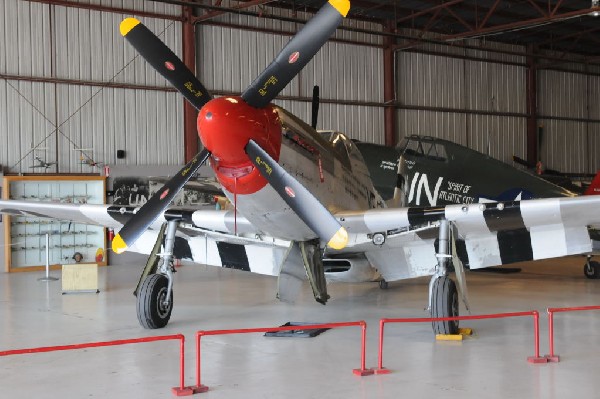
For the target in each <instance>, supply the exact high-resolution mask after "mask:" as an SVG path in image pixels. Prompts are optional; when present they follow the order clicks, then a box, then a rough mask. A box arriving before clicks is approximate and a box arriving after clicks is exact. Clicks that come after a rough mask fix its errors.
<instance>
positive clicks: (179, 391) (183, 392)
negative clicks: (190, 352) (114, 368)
mask: <svg viewBox="0 0 600 399" xmlns="http://www.w3.org/2000/svg"><path fill="white" fill-rule="evenodd" d="M168 340H179V342H180V345H179V359H180V361H179V367H180V368H179V386H178V387H174V388H172V391H173V393H174V394H175V395H177V396H188V395H192V393H193V390H192V388H191V387H185V386H184V381H185V376H184V368H185V367H184V365H185V358H184V356H185V355H184V353H185V337H184V336H183V335H182V334H175V335H161V336H156V337H145V338H133V339H120V340H115V341H102V342H87V343H83V344H73V345H57V346H43V347H39V348H26V349H14V350H8V351H2V352H0V357H1V356H11V355H24V354H29V353H43V352H58V351H68V350H75V349H86V348H98V347H103V346H117V345H127V344H138V343H142V342H155V341H168Z"/></svg>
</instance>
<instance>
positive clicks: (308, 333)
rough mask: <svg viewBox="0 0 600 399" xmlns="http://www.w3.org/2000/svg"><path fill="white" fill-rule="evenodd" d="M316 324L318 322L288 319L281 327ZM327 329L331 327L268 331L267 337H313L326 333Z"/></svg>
mask: <svg viewBox="0 0 600 399" xmlns="http://www.w3.org/2000/svg"><path fill="white" fill-rule="evenodd" d="M314 324H318V323H299V322H295V321H288V322H287V323H285V324H283V325H282V326H281V327H288V326H298V327H302V326H307V325H314ZM327 330H329V328H308V329H303V328H298V329H297V330H287V331H268V332H266V333H265V337H298V338H312V337H316V336H317V335H319V334H321V333H324V332H325V331H327Z"/></svg>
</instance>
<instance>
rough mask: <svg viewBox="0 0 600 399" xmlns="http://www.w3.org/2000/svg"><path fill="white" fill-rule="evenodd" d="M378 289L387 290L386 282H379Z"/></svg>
mask: <svg viewBox="0 0 600 399" xmlns="http://www.w3.org/2000/svg"><path fill="white" fill-rule="evenodd" d="M379 288H381V289H382V290H387V289H388V288H389V284H388V282H387V281H385V280H383V279H382V280H379Z"/></svg>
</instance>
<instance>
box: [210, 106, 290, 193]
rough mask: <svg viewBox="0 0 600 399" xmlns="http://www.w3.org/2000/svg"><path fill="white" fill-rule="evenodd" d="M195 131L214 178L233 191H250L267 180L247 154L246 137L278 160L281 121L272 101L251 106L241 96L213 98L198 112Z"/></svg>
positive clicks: (253, 190) (259, 186)
mask: <svg viewBox="0 0 600 399" xmlns="http://www.w3.org/2000/svg"><path fill="white" fill-rule="evenodd" d="M198 135H199V136H200V140H201V141H202V144H203V145H204V147H205V148H206V149H207V150H209V151H210V152H211V154H212V157H211V158H212V160H211V163H210V164H211V167H212V168H213V170H214V171H215V174H216V175H217V178H218V179H219V181H220V182H221V184H222V185H223V186H224V187H225V189H226V190H227V191H229V192H232V193H236V194H252V193H255V192H256V191H258V190H260V189H261V188H263V187H264V186H265V185H266V184H267V180H265V178H263V177H262V176H261V174H260V172H259V171H258V169H257V168H255V167H254V165H253V164H252V162H251V161H250V159H249V158H248V155H247V154H246V151H245V148H246V144H248V141H249V140H254V141H255V142H256V143H257V144H258V145H260V147H262V148H263V149H264V150H265V151H266V152H267V153H268V154H269V155H270V156H271V157H272V158H273V159H275V160H276V161H278V160H279V155H280V151H281V122H280V121H279V115H278V114H277V111H276V110H275V108H274V107H273V106H271V105H267V106H266V107H264V108H254V107H251V106H250V105H248V104H247V103H246V102H245V101H244V100H243V99H242V98H241V97H220V98H216V99H213V100H211V101H209V102H208V103H207V104H206V105H205V106H204V107H202V109H201V110H200V112H199V114H198ZM236 180H237V181H236Z"/></svg>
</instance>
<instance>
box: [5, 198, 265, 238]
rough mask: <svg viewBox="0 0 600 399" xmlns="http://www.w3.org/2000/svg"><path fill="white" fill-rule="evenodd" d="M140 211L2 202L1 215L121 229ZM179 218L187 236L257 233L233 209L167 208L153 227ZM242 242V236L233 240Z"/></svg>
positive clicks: (127, 208)
mask: <svg viewBox="0 0 600 399" xmlns="http://www.w3.org/2000/svg"><path fill="white" fill-rule="evenodd" d="M138 209H139V208H138V207H133V206H121V205H93V204H63V203H53V202H39V201H38V202H32V201H14V200H0V213H4V214H8V215H13V216H23V217H33V218H49V219H58V220H68V221H73V222H76V223H85V224H91V225H96V226H103V227H109V228H114V229H120V228H121V227H123V225H124V224H125V222H127V221H128V220H129V219H130V218H131V216H132V215H133V214H134V213H136V212H137V210H138ZM173 219H179V220H181V221H182V229H184V228H185V226H187V229H186V234H188V235H192V233H193V231H194V229H196V234H198V232H200V233H202V232H214V234H215V235H216V236H220V237H225V236H227V235H228V234H229V233H233V232H234V231H236V230H237V232H238V233H239V234H258V232H257V231H256V229H255V228H254V227H253V226H252V225H251V224H250V223H249V222H248V221H247V220H246V219H245V218H244V217H242V216H241V215H239V214H238V215H237V217H235V216H234V213H233V211H230V210H216V209H208V208H206V207H205V208H202V209H198V208H180V207H171V208H167V210H165V211H164V212H163V213H162V214H161V215H159V217H158V218H157V219H156V221H155V222H154V223H153V224H152V225H151V226H150V228H151V229H154V230H158V229H160V227H161V225H162V224H163V223H165V222H166V221H168V220H173ZM233 238H235V239H237V240H238V241H239V240H243V237H232V240H233Z"/></svg>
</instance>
